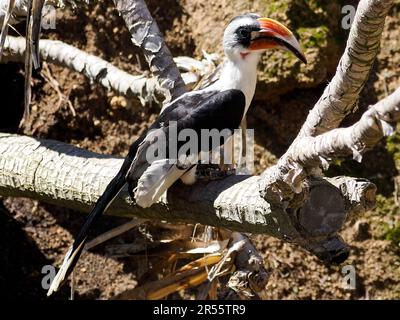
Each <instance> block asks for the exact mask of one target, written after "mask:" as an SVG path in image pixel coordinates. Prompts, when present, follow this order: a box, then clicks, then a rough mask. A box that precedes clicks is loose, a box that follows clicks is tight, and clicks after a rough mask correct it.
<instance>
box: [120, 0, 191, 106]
mask: <svg viewBox="0 0 400 320" xmlns="http://www.w3.org/2000/svg"><path fill="white" fill-rule="evenodd" d="M114 4H115V6H116V7H117V10H118V11H119V12H120V14H121V16H122V18H123V19H124V20H125V24H126V26H127V27H128V29H129V31H130V33H131V34H132V42H133V43H134V44H135V45H136V46H138V47H139V48H141V49H142V50H143V54H144V56H145V58H146V60H147V62H148V64H149V66H150V70H151V71H152V72H153V73H154V75H155V76H156V77H157V78H158V82H159V84H160V86H161V87H162V88H164V89H165V90H166V91H167V93H169V95H170V97H169V98H171V99H175V98H177V97H179V96H180V95H181V94H183V93H184V92H185V91H186V88H185V83H184V82H183V80H182V77H181V75H180V73H179V70H178V68H177V67H176V65H175V62H174V60H173V59H172V55H171V52H170V51H169V49H168V47H167V46H166V44H165V41H164V38H163V36H162V34H161V32H160V29H159V28H158V26H157V23H156V22H155V21H154V19H153V18H152V16H151V14H150V12H149V10H148V8H147V6H146V4H145V3H144V1H143V0H114Z"/></svg>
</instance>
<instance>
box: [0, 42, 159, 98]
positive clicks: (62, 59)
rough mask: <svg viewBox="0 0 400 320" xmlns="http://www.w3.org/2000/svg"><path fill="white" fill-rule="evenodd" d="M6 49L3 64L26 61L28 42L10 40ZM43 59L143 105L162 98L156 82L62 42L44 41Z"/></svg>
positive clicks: (42, 43) (6, 44) (41, 48)
mask: <svg viewBox="0 0 400 320" xmlns="http://www.w3.org/2000/svg"><path fill="white" fill-rule="evenodd" d="M4 49H5V52H4V56H3V59H2V60H3V62H9V61H14V62H23V61H24V56H25V39H24V38H22V37H18V38H16V37H11V36H8V37H7V40H6V42H5V46H4ZM40 57H41V59H43V60H44V61H47V62H50V63H54V64H56V65H59V66H63V67H67V68H69V69H71V70H74V71H76V72H79V73H82V74H84V75H85V76H86V77H87V78H88V79H89V80H90V81H96V82H98V83H99V84H101V85H102V86H103V87H105V88H106V89H108V90H114V91H115V92H116V93H118V94H120V95H124V96H126V97H127V98H131V97H139V99H140V101H141V103H142V104H145V103H146V102H149V101H154V100H156V97H157V95H161V94H162V91H161V90H160V87H159V85H158V82H157V80H156V79H155V78H149V77H147V76H145V75H137V76H133V75H131V74H129V73H127V72H125V71H123V70H121V69H119V68H117V67H115V66H113V65H112V64H111V63H109V62H107V61H105V60H103V59H100V58H98V57H96V56H93V55H91V54H88V53H86V52H84V51H82V50H79V49H77V48H75V47H73V46H71V45H68V44H66V43H64V42H61V41H56V40H43V39H42V40H40ZM156 101H157V100H156Z"/></svg>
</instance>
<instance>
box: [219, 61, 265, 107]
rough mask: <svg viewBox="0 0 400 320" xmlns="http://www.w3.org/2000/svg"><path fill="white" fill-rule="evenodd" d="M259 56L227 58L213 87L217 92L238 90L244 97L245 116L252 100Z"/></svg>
mask: <svg viewBox="0 0 400 320" xmlns="http://www.w3.org/2000/svg"><path fill="white" fill-rule="evenodd" d="M260 56H261V55H260V54H258V53H250V54H248V55H247V56H245V57H241V56H240V57H237V58H236V59H235V58H228V59H227V60H226V61H225V64H224V67H223V69H222V71H221V76H220V78H219V80H218V81H217V82H216V83H215V84H214V85H213V87H214V88H218V89H219V90H229V89H238V90H241V91H242V92H243V93H244V95H245V97H246V109H245V114H246V112H247V110H248V108H249V106H250V103H251V101H252V100H253V96H254V92H255V90H256V84H257V65H258V62H259V60H260Z"/></svg>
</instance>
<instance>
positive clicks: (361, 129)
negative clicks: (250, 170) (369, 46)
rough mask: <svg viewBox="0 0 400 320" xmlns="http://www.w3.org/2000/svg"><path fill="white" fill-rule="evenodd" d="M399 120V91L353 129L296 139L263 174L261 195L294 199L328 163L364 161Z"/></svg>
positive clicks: (267, 197) (270, 198) (376, 105)
mask: <svg viewBox="0 0 400 320" xmlns="http://www.w3.org/2000/svg"><path fill="white" fill-rule="evenodd" d="M399 120H400V88H399V89H397V90H396V91H395V92H394V93H392V94H391V95H389V96H388V97H386V98H385V99H383V100H381V101H379V102H378V103H377V104H375V105H374V106H372V107H370V108H369V110H368V111H366V112H365V113H364V114H363V116H362V117H361V119H360V120H359V121H358V122H356V123H355V124H354V125H352V126H351V127H348V128H338V129H334V130H331V131H329V132H326V133H324V134H321V135H319V136H317V137H303V138H300V139H297V140H296V141H295V142H294V143H293V144H292V145H291V146H290V148H289V150H288V151H287V152H286V153H285V154H284V155H283V156H282V157H281V158H280V159H279V161H278V163H277V164H276V165H275V166H273V167H271V168H269V169H267V170H266V171H265V172H264V173H263V176H264V180H263V184H262V187H261V190H262V195H263V196H265V197H266V199H267V200H269V201H275V202H276V201H281V200H284V199H291V198H292V197H293V193H300V192H301V191H302V190H303V182H304V180H305V179H306V177H307V176H309V175H313V174H317V175H319V172H318V168H323V169H327V168H328V166H329V161H331V160H333V159H337V158H341V157H346V156H353V158H354V159H355V160H357V161H361V159H362V154H363V153H364V152H365V151H367V150H369V149H371V148H372V147H373V146H374V145H375V144H376V143H377V142H378V141H379V140H380V139H382V138H383V137H384V136H389V135H391V134H392V133H393V127H392V124H393V123H394V122H398V121H399ZM368 202H370V201H368Z"/></svg>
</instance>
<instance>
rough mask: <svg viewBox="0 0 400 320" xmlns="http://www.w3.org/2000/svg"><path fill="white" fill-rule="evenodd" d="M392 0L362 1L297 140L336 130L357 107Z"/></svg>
mask: <svg viewBox="0 0 400 320" xmlns="http://www.w3.org/2000/svg"><path fill="white" fill-rule="evenodd" d="M393 3H394V0H361V1H360V3H359V5H358V8H357V13H356V16H355V19H354V22H353V25H352V27H351V30H350V35H349V38H348V41H347V45H346V49H345V52H344V54H343V56H342V58H341V60H340V62H339V65H338V67H337V70H336V74H335V76H334V77H333V79H332V81H331V83H330V84H329V85H328V87H327V88H326V89H325V91H324V93H323V95H322V96H321V98H320V99H319V101H318V102H317V104H316V105H315V106H314V108H313V109H312V110H311V112H310V113H309V115H308V117H307V120H306V122H305V123H304V125H303V127H302V129H301V131H300V133H299V137H304V136H316V135H319V134H321V133H324V132H327V131H329V130H331V129H334V128H337V127H338V126H339V125H340V123H341V122H342V120H343V119H344V117H345V116H346V115H348V114H349V113H351V112H353V111H354V110H355V108H356V106H357V100H358V96H359V94H360V92H361V90H362V89H363V87H364V84H365V82H366V81H367V79H368V76H369V73H370V71H371V68H372V65H373V62H374V60H375V58H376V56H377V54H378V52H379V48H380V40H381V35H382V32H383V27H384V24H385V18H386V16H387V14H388V12H389V9H390V8H391V6H392V5H393Z"/></svg>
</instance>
